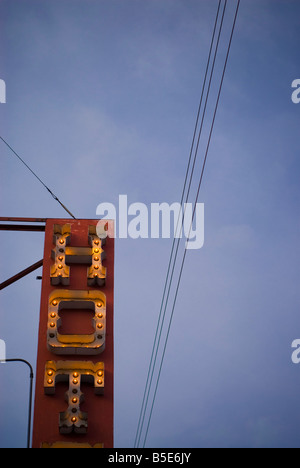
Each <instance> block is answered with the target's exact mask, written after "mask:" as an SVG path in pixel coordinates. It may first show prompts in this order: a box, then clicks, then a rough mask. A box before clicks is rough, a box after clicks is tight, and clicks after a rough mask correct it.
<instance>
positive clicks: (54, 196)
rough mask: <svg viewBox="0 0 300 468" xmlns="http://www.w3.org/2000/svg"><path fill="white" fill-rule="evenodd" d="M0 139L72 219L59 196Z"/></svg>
mask: <svg viewBox="0 0 300 468" xmlns="http://www.w3.org/2000/svg"><path fill="white" fill-rule="evenodd" d="M0 139H1V140H2V141H3V143H5V145H6V146H7V147H8V148H9V149H10V150H11V151H12V153H13V154H14V155H15V156H17V158H18V159H19V160H20V161H21V163H22V164H24V166H25V167H26V168H27V169H28V170H29V171H30V172H31V174H33V175H34V177H35V178H36V179H37V180H38V181H39V182H40V183H41V184H42V185H43V186H44V187H45V189H46V190H48V192H49V193H50V195H51V196H52V197H53V198H54V200H56V201H57V202H58V203H59V204H60V206H62V208H63V209H64V210H65V211H66V212H67V213H68V214H69V215H70V216H71V217H72V218H74V219H76V218H75V216H74V215H73V214H72V213H71V211H69V210H68V208H67V207H66V206H65V205H64V204H63V203H62V202H61V201H60V200H59V198H58V197H57V196H56V195H54V193H53V192H52V191H51V190H50V189H49V187H47V185H46V184H45V183H44V182H43V181H42V179H40V177H39V176H38V175H37V174H36V173H35V172H34V171H33V170H32V169H31V168H30V167H29V166H28V164H27V163H26V162H25V161H24V159H22V158H21V156H20V155H19V154H18V153H17V152H16V151H15V150H14V149H13V148H12V147H11V146H10V145H9V144H8V143H7V141H5V140H4V138H2V136H0Z"/></svg>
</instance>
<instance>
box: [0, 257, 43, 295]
mask: <svg viewBox="0 0 300 468" xmlns="http://www.w3.org/2000/svg"><path fill="white" fill-rule="evenodd" d="M42 266H43V260H39V261H38V262H36V263H35V264H34V265H31V266H30V267H28V268H26V269H25V270H23V271H20V273H17V274H16V275H14V276H12V277H11V278H9V279H8V280H6V281H4V282H3V283H1V284H0V290H1V289H4V288H6V287H7V286H9V285H10V284H13V283H15V282H16V281H18V280H19V279H21V278H24V276H26V275H29V273H32V272H33V271H35V270H37V269H38V268H40V267H42Z"/></svg>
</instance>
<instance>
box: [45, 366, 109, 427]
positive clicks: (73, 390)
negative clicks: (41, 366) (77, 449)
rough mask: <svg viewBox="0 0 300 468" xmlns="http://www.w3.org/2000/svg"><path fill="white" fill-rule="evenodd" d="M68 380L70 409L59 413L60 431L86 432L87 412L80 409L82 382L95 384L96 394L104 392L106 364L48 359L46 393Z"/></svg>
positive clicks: (50, 393) (67, 398) (49, 393)
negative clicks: (57, 384)
mask: <svg viewBox="0 0 300 468" xmlns="http://www.w3.org/2000/svg"><path fill="white" fill-rule="evenodd" d="M58 382H67V383H68V384H69V390H68V391H67V393H66V401H67V402H68V409H67V411H64V412H62V413H60V414H59V432H60V433H61V434H70V433H71V432H76V433H78V434H86V432H87V427H88V422H87V419H88V418H87V413H84V412H82V411H80V403H81V402H82V401H83V396H84V395H83V393H82V392H81V389H80V386H81V382H85V383H91V384H92V385H94V389H95V394H96V395H103V392H104V364H103V362H98V363H96V364H93V363H92V362H88V361H77V362H76V361H75V362H74V361H58V362H55V361H47V363H46V368H45V377H44V392H45V394H46V395H54V394H55V385H56V383H58Z"/></svg>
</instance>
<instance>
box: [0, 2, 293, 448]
mask: <svg viewBox="0 0 300 468" xmlns="http://www.w3.org/2000/svg"><path fill="white" fill-rule="evenodd" d="M217 5H218V2H217V0H143V1H141V0H140V1H139V0H59V1H58V0H51V1H49V0H47V1H43V2H41V1H38V0H0V79H2V80H4V81H5V83H6V103H5V104H2V103H1V104H0V128H1V131H0V135H1V136H2V137H3V138H4V139H5V140H6V141H7V142H8V143H9V144H10V145H11V146H12V147H13V148H14V150H15V151H17V152H18V154H19V155H20V156H21V157H22V158H24V160H25V161H26V162H27V163H28V164H29V165H30V167H32V168H33V170H34V171H35V172H36V173H37V174H38V175H39V177H40V178H41V179H42V180H43V181H44V182H45V183H46V184H47V186H48V187H50V188H51V190H52V191H53V193H55V195H57V196H58V197H59V198H60V199H61V200H62V202H63V203H64V204H65V205H66V206H67V207H68V208H69V209H70V210H71V211H72V212H73V213H74V214H75V216H76V217H77V218H92V219H94V218H95V219H96V218H97V216H96V209H97V206H98V205H99V203H102V202H107V203H114V204H115V205H116V206H117V204H118V199H119V195H120V194H125V195H127V196H128V202H129V203H134V202H140V203H144V204H146V206H148V207H150V204H151V203H162V202H166V203H169V204H171V203H173V202H180V198H181V192H182V186H183V182H184V176H185V171H186V167H187V161H188V157H189V151H190V146H191V141H192V136H193V131H194V125H195V119H196V115H197V110H198V105H199V99H200V95H201V88H202V83H203V78H204V73H205V67H206V61H207V57H208V51H209V46H210V41H211V34H212V30H213V25H214V19H215V14H216V11H217ZM235 8H236V1H235V0H229V1H228V8H227V11H226V16H225V19H224V31H223V35H222V38H221V42H220V51H219V55H218V59H217V62H216V78H215V79H214V81H213V86H212V91H211V99H210V100H209V105H208V115H207V120H206V123H205V128H204V137H207V134H208V129H209V125H210V122H211V118H212V112H213V108H214V103H215V99H216V92H217V86H218V83H219V80H220V73H221V71H222V67H223V64H224V58H225V53H226V49H227V44H228V38H229V33H230V29H231V26H232V20H233V16H234V12H235ZM299 40H300V1H299V0H241V4H240V10H239V15H238V19H237V24H236V29H235V33H234V37H233V42H232V48H231V51H230V57H229V61H228V68H227V71H226V75H225V80H224V85H223V89H222V95H221V99H220V105H219V109H218V114H217V118H216V122H215V127H214V133H213V137H212V141H211V145H210V149H209V154H208V159H207V165H206V171H205V175H204V178H203V184H202V187H201V191H200V196H199V202H201V203H204V205H205V243H204V246H203V248H202V249H199V250H190V251H188V252H187V256H186V262H185V266H184V271H183V276H182V281H181V285H180V290H179V294H178V300H177V304H176V308H175V311H174V319H173V323H172V328H171V332H170V337H169V342H168V347H167V351H166V356H165V360H164V365H163V369H162V374H161V379H160V384H159V388H158V392H157V398H156V403H155V407H154V411H153V417H152V421H151V425H150V428H149V434H148V438H147V444H146V446H147V447H158V448H159V447H166V448H180V447H182V448H185V447H186V448H188V447H191V448H192V447H199V448H208V447H209V448H215V447H218V448H219V447H220V448H223V447H224V448H240V447H247V448H248V447H249V448H261V447H266V448H276V447H283V448H289V447H297V448H298V447H299V446H300V442H299V437H298V427H299V421H300V406H299V398H298V395H299V385H300V368H299V367H298V366H297V365H295V364H294V363H293V362H292V360H291V355H292V351H293V350H292V348H291V344H292V342H293V341H294V340H295V339H299V338H300V318H299V317H300V315H299V310H300V289H299V263H300V262H299V260H300V258H299V257H300V250H299V234H300V222H299V202H300V189H299V173H300V165H299V160H298V158H299V137H298V136H299V123H300V104H294V103H293V102H292V99H291V96H292V92H293V89H292V87H291V84H292V82H293V81H294V80H295V79H300V69H299V51H298V44H299ZM205 141H206V140H205V138H204V139H203V143H202V142H201V144H200V147H199V156H198V162H197V164H196V168H195V180H194V182H193V184H192V190H191V198H190V201H192V200H194V196H195V192H196V186H197V180H198V179H199V175H200V171H201V164H202V162H203V156H204V151H205V147H206V144H205ZM0 155H1V157H0V211H1V216H15V217H42V218H60V217H61V218H65V215H66V213H65V212H64V210H63V209H62V208H61V207H60V206H59V204H57V203H56V202H55V200H54V199H53V198H52V197H51V196H50V195H49V193H48V192H47V190H45V188H44V187H43V186H42V185H41V184H40V183H39V182H38V181H37V180H36V179H35V178H34V177H33V175H32V174H31V173H30V172H29V171H28V170H27V169H26V168H25V167H24V166H23V165H22V164H21V163H20V161H19V160H18V159H17V158H16V157H15V156H14V155H13V154H12V153H11V151H10V150H9V149H8V148H7V147H6V146H5V145H4V144H3V143H2V142H1V141H0ZM0 239H1V245H2V249H1V263H0V265H1V267H0V282H2V281H4V280H6V279H7V278H9V277H10V276H12V275H14V274H15V273H17V272H18V271H20V270H22V269H24V268H26V267H27V266H29V265H31V264H33V263H35V262H36V261H38V260H40V259H41V258H42V255H43V243H44V239H43V233H16V232H2V231H0ZM171 246H172V239H161V238H160V239H129V238H128V239H116V252H115V446H116V447H133V444H134V439H135V433H136V429H137V423H138V417H139V411H140V406H141V403H142V397H143V391H144V386H145V382H146V377H147V370H148V365H149V360H150V356H151V350H152V345H153V340H154V334H155V330H156V325H157V320H158V314H159V309H160V304H161V299H162V293H163V287H164V280H165V276H166V272H167V266H168V261H169V255H170V251H171ZM183 249H184V243H183V242H182V243H181V245H180V257H179V258H180V259H181V257H182V254H183ZM176 271H178V270H176ZM38 274H41V270H38V271H37V272H35V273H32V274H31V275H29V276H27V277H26V278H24V279H22V280H21V281H19V282H17V283H15V284H14V285H11V286H9V287H8V288H6V289H4V290H2V291H1V296H0V339H2V340H4V341H5V343H6V351H7V358H15V357H22V358H24V359H27V360H28V361H30V362H31V363H32V365H33V366H35V363H36V350H37V333H38V320H39V303H40V288H41V282H40V281H37V280H36V276H37V275H38ZM169 314H170V310H168V312H167V319H168V317H169ZM164 333H165V332H164ZM164 336H165V335H164ZM28 385H29V379H28V370H27V368H24V366H22V365H19V364H0V392H1V398H0V414H1V418H0V446H1V447H23V446H25V445H26V429H27V426H26V423H27V404H28Z"/></svg>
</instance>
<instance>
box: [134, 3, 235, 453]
mask: <svg viewBox="0 0 300 468" xmlns="http://www.w3.org/2000/svg"><path fill="white" fill-rule="evenodd" d="M226 4H227V0H226V1H225V6H224V9H223V15H222V19H221V24H220V29H219V34H218V39H217V44H216V48H215V54H214V59H213V65H212V69H211V74H210V80H209V85H208V89H207V96H206V100H205V106H204V110H203V116H202V121H201V125H200V130H199V136H198V141H197V146H196V151H195V155H194V160H193V165H192V170H191V174H190V181H189V185H188V191H187V194H186V201H187V200H188V197H189V193H190V188H191V182H192V178H193V174H194V169H195V163H196V159H197V154H198V148H199V142H200V137H201V134H202V129H203V122H204V118H205V114H206V108H207V102H208V97H209V93H210V88H211V83H212V77H213V73H214V68H215V62H216V56H217V51H218V47H219V42H220V36H221V30H222V26H223V21H224V15H225V10H226ZM220 8H221V0H219V3H218V8H217V13H216V18H215V23H214V28H213V34H212V39H211V44H210V50H209V54H208V60H207V66H206V71H205V77H204V82H203V86H202V92H201V98H200V104H199V108H198V114H197V118H196V124H195V129H194V134H193V139H192V145H191V150H190V155H189V161H188V166H187V170H186V175H185V181H184V186H183V191H182V196H181V202H180V204H181V205H183V200H184V194H185V190H186V186H187V181H188V174H189V170H190V166H191V161H192V154H193V151H194V145H195V142H196V134H197V129H198V124H199V119H200V112H201V108H202V103H203V98H204V91H205V87H206V82H207V78H208V71H209V66H210V62H211V57H212V50H213V44H214V41H215V36H216V30H217V24H218V19H219V13H220ZM184 215H185V212H184ZM179 219H180V217H178V220H177V226H176V232H177V229H178V224H179ZM183 222H184V216H183V219H182V226H183ZM182 226H181V229H182ZM176 242H177V246H176V250H175V245H176ZM179 242H180V237H179V238H178V239H176V238H175V237H174V240H173V244H172V249H171V254H170V259H169V265H168V270H167V276H166V280H165V285H164V291H163V297H162V301H161V307H160V313H159V318H158V324H157V329H156V334H155V339H154V344H153V349H152V355H151V359H150V364H149V370H148V375H147V381H146V386H145V390H144V396H143V402H142V407H141V410H140V416H139V422H138V428H137V433H136V438H135V444H134V446H135V447H138V446H139V443H140V438H141V434H142V429H143V425H144V420H145V415H146V410H147V405H148V400H149V394H150V390H151V385H152V380H153V375H154V370H155V365H156V360H157V354H158V349H159V345H160V340H161V335H162V330H163V325H164V321H165V315H166V308H167V303H168V300H169V295H170V289H171V284H172V280H173V275H174V269H175V264H176V259H177V255H178V247H179ZM174 250H175V256H174V259H173V253H174ZM172 260H173V267H172V270H171V264H172ZM170 272H171V276H170V278H169V275H170ZM168 282H169V286H168V287H167V285H168ZM166 293H167V297H166ZM165 297H166V304H165V308H164V312H163V313H162V311H163V305H164V301H165ZM161 320H162V321H161ZM160 322H161V323H160ZM157 338H158V342H157ZM154 355H155V356H154Z"/></svg>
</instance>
